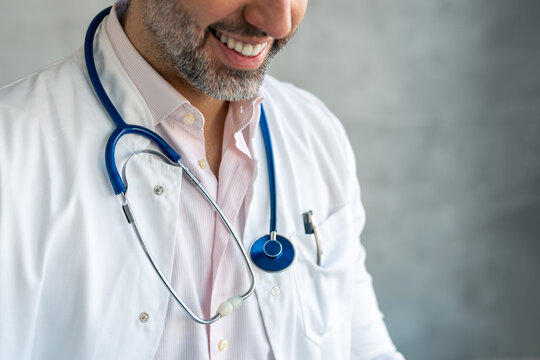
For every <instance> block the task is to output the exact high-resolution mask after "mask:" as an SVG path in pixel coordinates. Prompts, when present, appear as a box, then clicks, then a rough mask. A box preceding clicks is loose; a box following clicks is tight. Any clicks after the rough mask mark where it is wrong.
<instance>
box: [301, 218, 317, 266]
mask: <svg viewBox="0 0 540 360" xmlns="http://www.w3.org/2000/svg"><path fill="white" fill-rule="evenodd" d="M303 217H304V229H305V231H306V234H313V236H314V237H315V244H316V245H317V265H319V266H320V265H321V257H322V249H321V238H320V237H319V230H318V229H317V224H315V216H314V215H313V211H311V210H309V211H308V212H307V213H304V214H303Z"/></svg>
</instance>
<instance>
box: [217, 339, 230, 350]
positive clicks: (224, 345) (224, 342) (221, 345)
mask: <svg viewBox="0 0 540 360" xmlns="http://www.w3.org/2000/svg"><path fill="white" fill-rule="evenodd" d="M217 347H218V350H219V351H222V352H223V351H227V349H228V348H229V343H228V342H227V340H219V343H218V346H217Z"/></svg>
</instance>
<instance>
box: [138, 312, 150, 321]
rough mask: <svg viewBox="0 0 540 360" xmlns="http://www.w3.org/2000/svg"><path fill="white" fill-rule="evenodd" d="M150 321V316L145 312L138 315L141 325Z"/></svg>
mask: <svg viewBox="0 0 540 360" xmlns="http://www.w3.org/2000/svg"><path fill="white" fill-rule="evenodd" d="M148 319H150V315H148V314H147V313H145V312H142V313H141V315H139V320H141V322H142V323H145V322H147V321H148Z"/></svg>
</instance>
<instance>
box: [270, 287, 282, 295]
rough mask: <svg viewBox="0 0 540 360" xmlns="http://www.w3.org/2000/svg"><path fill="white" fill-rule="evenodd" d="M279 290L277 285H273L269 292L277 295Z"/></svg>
mask: <svg viewBox="0 0 540 360" xmlns="http://www.w3.org/2000/svg"><path fill="white" fill-rule="evenodd" d="M279 292H280V290H279V287H277V286H274V287H273V288H272V290H270V293H271V294H272V296H279Z"/></svg>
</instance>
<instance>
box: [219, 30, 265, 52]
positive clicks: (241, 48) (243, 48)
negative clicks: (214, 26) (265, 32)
mask: <svg viewBox="0 0 540 360" xmlns="http://www.w3.org/2000/svg"><path fill="white" fill-rule="evenodd" d="M216 35H217V37H218V38H219V40H220V41H221V42H222V43H224V44H225V45H227V47H228V48H229V49H232V50H234V51H236V52H237V53H239V54H242V55H244V56H246V57H253V56H256V55H259V53H260V52H261V50H262V49H264V48H265V47H266V45H267V44H268V42H265V43H263V44H257V45H255V46H253V45H251V44H244V43H243V42H241V41H238V40H234V39H232V38H229V37H227V36H226V35H223V34H221V33H219V32H218V31H216Z"/></svg>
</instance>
